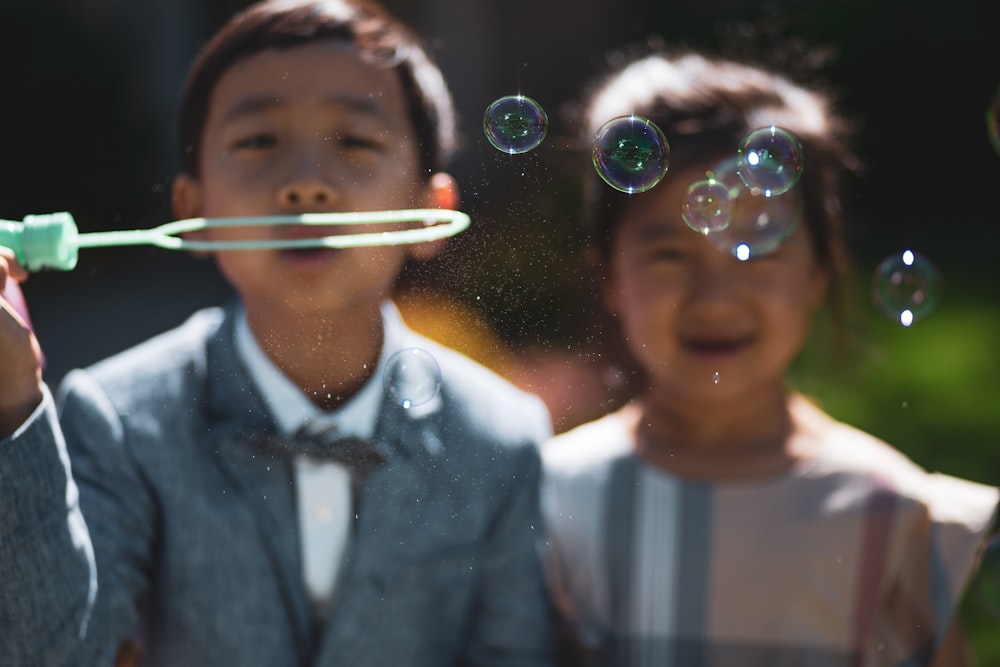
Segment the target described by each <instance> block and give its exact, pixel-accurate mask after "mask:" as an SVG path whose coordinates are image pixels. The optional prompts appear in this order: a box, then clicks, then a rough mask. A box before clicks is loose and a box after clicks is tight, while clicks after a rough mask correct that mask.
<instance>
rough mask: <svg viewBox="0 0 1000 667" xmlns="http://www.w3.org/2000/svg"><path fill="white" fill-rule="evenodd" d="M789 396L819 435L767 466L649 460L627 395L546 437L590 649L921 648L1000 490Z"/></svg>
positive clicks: (571, 599) (816, 659) (923, 657)
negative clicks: (752, 469)
mask: <svg viewBox="0 0 1000 667" xmlns="http://www.w3.org/2000/svg"><path fill="white" fill-rule="evenodd" d="M794 406H795V407H794V410H793V415H794V419H795V420H796V423H797V427H798V428H800V429H802V428H807V429H810V430H811V431H813V435H815V436H816V442H817V443H818V444H817V446H816V447H815V448H814V449H812V450H811V451H812V454H811V455H810V456H809V457H808V458H806V459H802V460H799V461H797V462H796V463H795V464H794V465H793V467H792V468H791V469H790V470H788V471H786V472H784V473H781V474H780V475H777V476H773V477H769V478H766V479H755V480H752V481H739V482H726V483H715V482H699V481H691V480H685V479H682V478H679V477H677V476H674V475H671V474H667V473H664V472H662V471H659V470H657V469H654V468H651V467H650V466H648V465H645V464H644V463H643V462H642V461H641V460H640V459H638V458H637V457H636V456H635V454H634V446H633V440H632V426H631V424H632V421H630V419H629V418H627V417H626V416H625V410H628V408H626V409H625V410H622V411H619V412H617V413H614V414H611V415H608V416H606V417H604V418H602V419H599V420H597V421H595V422H591V423H589V424H584V425H582V426H579V427H577V428H575V429H573V430H571V431H568V432H566V433H563V434H561V435H558V436H556V437H555V438H554V439H553V440H552V441H550V442H549V443H547V444H546V445H545V449H544V450H543V459H544V463H545V468H546V477H545V482H544V489H543V502H544V504H545V512H546V520H547V522H548V531H549V533H548V540H547V550H546V560H547V564H548V566H549V572H550V575H551V579H552V586H553V591H554V594H555V596H556V600H557V603H558V605H559V607H560V608H561V609H562V611H563V612H564V614H565V616H566V619H567V621H568V625H569V627H570V629H571V631H572V632H573V633H574V634H575V636H576V638H577V639H578V640H579V642H580V643H581V644H582V645H583V646H584V647H586V652H587V654H588V655H590V656H591V658H592V661H593V663H594V664H600V665H615V666H621V667H625V666H630V667H631V666H635V667H639V666H644V665H650V666H651V665H655V666H657V667H757V666H759V667H782V666H793V665H794V666H801V665H808V666H810V667H835V666H836V667H839V666H845V667H846V666H860V665H864V666H869V665H880V666H881V665H891V666H899V667H903V666H906V667H910V666H914V667H915V666H918V665H926V664H928V662H929V661H930V659H931V658H932V657H933V654H934V653H935V650H936V647H937V646H938V645H939V644H940V642H941V640H942V638H943V635H944V633H945V632H946V630H947V628H948V625H949V623H950V621H951V620H952V618H953V617H954V616H955V614H956V609H957V606H958V603H959V600H960V598H961V595H962V594H963V591H964V589H965V588H966V586H967V584H968V581H969V578H970V575H971V573H972V571H973V569H974V564H975V563H976V559H977V556H978V553H979V550H980V548H981V546H982V545H983V543H984V540H985V537H986V535H987V533H988V531H989V529H990V526H991V524H992V522H993V520H994V513H995V511H996V507H997V502H998V490H997V489H996V488H994V487H991V486H985V485H982V484H978V483H973V482H970V481H966V480H961V479H957V478H955V477H950V476H947V475H942V474H931V473H928V472H926V471H924V470H923V469H921V468H919V467H918V466H916V465H915V464H914V463H913V462H911V461H910V460H908V459H907V458H906V457H904V456H903V455H902V454H901V453H899V452H898V451H897V450H895V449H893V448H891V447H890V446H889V445H887V444H886V443H884V442H882V441H880V440H878V439H876V438H874V437H872V436H871V435H868V434H865V433H863V432H862V431H860V430H858V429H855V428H852V427H850V426H848V425H846V424H843V423H840V422H837V421H834V420H833V419H831V418H830V417H829V416H827V415H826V414H825V413H823V412H821V411H820V410H818V409H817V408H815V407H814V406H812V405H811V404H809V403H807V402H806V401H804V400H802V399H797V401H796V402H795V404H794ZM633 421H634V420H633Z"/></svg>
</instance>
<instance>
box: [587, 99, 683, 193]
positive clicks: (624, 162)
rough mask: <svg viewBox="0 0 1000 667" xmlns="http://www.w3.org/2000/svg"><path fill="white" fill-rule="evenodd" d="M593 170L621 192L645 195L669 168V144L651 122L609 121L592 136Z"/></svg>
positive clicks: (633, 118)
mask: <svg viewBox="0 0 1000 667" xmlns="http://www.w3.org/2000/svg"><path fill="white" fill-rule="evenodd" d="M593 162H594V168H595V169H596V170H597V173H598V174H599V175H600V177H601V178H602V179H604V182H605V183H607V184H608V185H610V186H611V187H613V188H615V189H616V190H620V191H622V192H625V193H628V194H632V193H635V192H645V191H646V190H648V189H650V188H651V187H653V186H654V185H656V184H657V183H659V182H660V181H661V180H662V179H663V177H664V175H666V173H667V169H668V168H669V167H670V144H668V143H667V138H666V137H665V136H664V135H663V131H662V130H660V128H659V127H657V126H656V125H655V124H654V123H653V122H652V121H651V120H649V119H647V118H642V117H640V116H621V117H618V118H612V119H611V120H609V121H608V122H606V123H605V124H604V125H602V126H601V127H600V128H599V129H598V130H597V133H596V134H595V135H594V145H593Z"/></svg>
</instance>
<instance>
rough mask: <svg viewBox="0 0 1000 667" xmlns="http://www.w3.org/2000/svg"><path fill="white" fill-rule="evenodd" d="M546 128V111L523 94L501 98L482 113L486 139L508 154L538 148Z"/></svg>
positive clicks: (547, 126)
mask: <svg viewBox="0 0 1000 667" xmlns="http://www.w3.org/2000/svg"><path fill="white" fill-rule="evenodd" d="M548 129H549V117H548V115H546V113H545V110H544V109H542V107H541V106H540V105H539V104H538V102H536V101H535V100H533V99H531V98H530V97H526V96H525V95H520V94H518V95H507V96H506V97H501V98H500V99H498V100H496V101H495V102H493V103H492V104H490V105H489V106H488V107H486V111H485V112H484V113H483V131H484V132H485V133H486V138H487V139H488V140H489V142H490V144H492V145H493V147H494V148H496V149H497V150H499V151H502V152H504V153H509V154H511V155H513V154H515V153H527V152H528V151H530V150H533V149H535V148H537V147H538V145H539V144H541V143H542V140H543V139H545V135H546V133H547V132H548Z"/></svg>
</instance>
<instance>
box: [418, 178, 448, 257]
mask: <svg viewBox="0 0 1000 667" xmlns="http://www.w3.org/2000/svg"><path fill="white" fill-rule="evenodd" d="M426 198H427V205H426V207H427V208H443V209H447V210H449V211H455V210H458V200H459V196H458V183H456V182H455V179H454V178H453V177H452V175H451V174H446V173H444V172H438V173H436V174H434V175H433V176H431V178H430V180H429V181H428V183H427V196H426ZM447 242H448V239H437V240H435V241H426V242H424V243H414V244H413V245H411V246H410V247H409V254H410V256H411V257H413V258H414V259H417V260H420V261H424V260H428V259H431V258H433V257H435V256H436V255H437V254H438V253H439V252H441V251H442V250H443V249H444V246H445V244H446V243H447Z"/></svg>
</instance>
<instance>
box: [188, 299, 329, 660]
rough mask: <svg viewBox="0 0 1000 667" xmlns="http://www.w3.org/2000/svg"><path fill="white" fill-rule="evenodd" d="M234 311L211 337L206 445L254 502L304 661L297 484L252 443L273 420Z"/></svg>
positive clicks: (305, 611)
mask: <svg viewBox="0 0 1000 667" xmlns="http://www.w3.org/2000/svg"><path fill="white" fill-rule="evenodd" d="M234 322H235V313H234V310H233V308H229V309H227V311H226V318H225V320H224V322H223V324H222V326H221V327H220V328H219V330H218V332H217V333H216V334H215V335H214V336H213V337H212V338H211V339H210V340H209V341H208V362H207V364H208V367H207V370H208V406H207V409H208V410H209V412H210V414H209V416H208V419H207V423H209V424H210V425H211V427H210V433H209V437H208V439H207V442H206V444H207V446H209V447H211V451H212V452H213V453H214V455H215V459H216V461H217V462H218V464H219V466H220V468H221V469H222V471H223V473H224V474H225V475H226V477H227V479H228V480H229V481H230V483H231V484H232V486H233V489H234V491H235V492H236V493H238V494H239V495H240V497H241V498H242V500H243V501H244V502H245V503H246V504H247V505H248V506H249V507H250V509H251V511H252V513H253V516H254V521H255V524H256V528H257V537H258V539H259V541H260V543H261V544H262V545H263V547H264V550H265V552H266V553H267V555H268V557H269V558H270V560H271V562H272V565H273V570H274V575H275V577H276V578H277V579H278V581H279V585H280V589H281V591H282V594H283V600H282V601H283V602H284V606H285V608H286V610H287V612H288V617H289V622H290V623H291V625H292V627H293V628H294V632H295V636H296V637H297V639H298V646H299V652H300V656H299V657H300V663H301V664H305V662H306V656H308V654H309V652H310V649H309V647H310V646H311V641H310V614H311V607H310V604H309V600H308V596H307V593H306V590H305V586H304V583H303V578H302V569H301V563H300V561H299V548H298V530H297V524H296V506H295V487H294V481H293V475H292V469H291V464H290V462H289V460H288V459H287V458H284V457H274V456H271V455H267V454H262V453H260V452H259V451H257V450H255V449H253V448H252V447H250V446H248V444H247V443H246V439H247V436H249V435H250V434H253V433H255V434H273V433H274V432H275V431H276V429H275V426H274V424H273V422H272V420H271V418H270V416H269V414H268V412H267V410H266V408H265V407H264V403H263V400H262V399H261V397H260V396H259V394H258V393H257V391H256V389H255V388H254V386H253V384H252V382H251V381H250V377H249V375H248V374H247V372H246V369H245V368H244V367H243V365H242V364H241V363H240V362H239V359H238V357H237V355H236V348H235V342H234Z"/></svg>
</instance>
